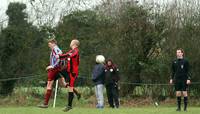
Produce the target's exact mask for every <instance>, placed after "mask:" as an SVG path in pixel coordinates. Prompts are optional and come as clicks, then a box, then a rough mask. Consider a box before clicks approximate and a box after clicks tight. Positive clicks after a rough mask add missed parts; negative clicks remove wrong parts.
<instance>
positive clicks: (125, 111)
mask: <svg viewBox="0 0 200 114" xmlns="http://www.w3.org/2000/svg"><path fill="white" fill-rule="evenodd" d="M62 109H63V108H61V107H60V108H48V109H40V108H37V107H12V108H11V107H3V108H2V107H1V108H0V114H66V113H70V114H180V113H181V114H199V113H200V108H198V107H190V108H189V109H188V111H187V112H184V111H181V112H176V111H175V107H157V108H156V107H143V108H120V109H110V108H105V109H95V108H78V107H76V108H74V109H72V110H70V111H69V112H63V111H62Z"/></svg>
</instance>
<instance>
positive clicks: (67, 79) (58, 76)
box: [55, 70, 70, 82]
mask: <svg viewBox="0 0 200 114" xmlns="http://www.w3.org/2000/svg"><path fill="white" fill-rule="evenodd" d="M61 77H64V78H65V81H66V82H69V80H70V77H69V74H68V73H67V71H66V70H62V71H60V72H59V73H58V74H57V75H56V78H55V80H58V79H59V78H61Z"/></svg>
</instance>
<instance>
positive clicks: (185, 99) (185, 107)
mask: <svg viewBox="0 0 200 114" xmlns="http://www.w3.org/2000/svg"><path fill="white" fill-rule="evenodd" d="M187 104H188V97H184V111H186V110H187Z"/></svg>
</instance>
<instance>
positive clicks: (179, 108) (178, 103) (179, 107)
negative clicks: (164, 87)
mask: <svg viewBox="0 0 200 114" xmlns="http://www.w3.org/2000/svg"><path fill="white" fill-rule="evenodd" d="M177 105H178V109H177V110H181V97H177Z"/></svg>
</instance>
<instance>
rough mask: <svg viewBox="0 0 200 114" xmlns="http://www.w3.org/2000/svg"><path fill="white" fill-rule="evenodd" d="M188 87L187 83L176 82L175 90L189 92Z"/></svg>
mask: <svg viewBox="0 0 200 114" xmlns="http://www.w3.org/2000/svg"><path fill="white" fill-rule="evenodd" d="M187 89H188V85H187V84H186V81H176V82H175V90H176V91H187Z"/></svg>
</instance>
